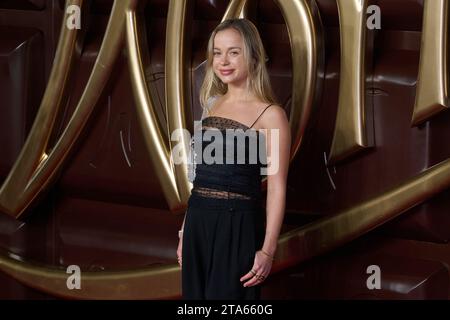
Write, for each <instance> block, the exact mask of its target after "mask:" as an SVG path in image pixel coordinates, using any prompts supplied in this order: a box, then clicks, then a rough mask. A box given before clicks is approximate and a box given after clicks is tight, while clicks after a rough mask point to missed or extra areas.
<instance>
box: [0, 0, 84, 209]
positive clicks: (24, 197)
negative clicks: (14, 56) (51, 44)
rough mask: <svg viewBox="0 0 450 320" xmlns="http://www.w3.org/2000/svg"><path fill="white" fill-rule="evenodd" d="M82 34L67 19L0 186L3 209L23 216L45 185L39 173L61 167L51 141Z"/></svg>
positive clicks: (73, 0) (78, 1)
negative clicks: (36, 103)
mask: <svg viewBox="0 0 450 320" xmlns="http://www.w3.org/2000/svg"><path fill="white" fill-rule="evenodd" d="M71 5H77V6H80V7H82V6H83V0H68V1H66V8H67V7H68V6H71ZM63 20H64V19H63ZM79 35H80V32H79V31H78V30H77V29H72V30H69V28H66V24H65V20H64V21H63V23H62V27H61V33H60V37H59V42H58V47H57V49H56V53H55V60H54V62H53V68H52V70H51V73H50V77H49V80H48V84H47V88H46V90H45V93H44V96H43V98H42V101H41V105H40V108H39V111H38V113H37V115H36V118H35V121H34V123H33V126H32V128H31V130H30V133H29V135H28V137H27V140H26V141H25V144H24V146H23V147H22V150H21V152H20V154H19V156H18V158H17V160H16V161H15V163H14V165H13V167H12V169H11V171H10V172H9V175H8V176H7V178H6V179H5V181H4V183H3V185H2V186H1V188H0V211H2V212H4V213H6V214H9V215H11V216H12V217H14V218H18V217H20V215H21V214H22V213H23V212H24V210H25V209H26V208H27V207H28V206H29V204H30V203H31V202H32V201H33V199H34V198H35V197H36V196H37V195H38V193H39V192H40V191H42V190H43V189H44V187H45V186H44V184H40V183H37V181H36V180H35V179H36V172H37V171H38V170H44V171H45V174H46V176H47V177H48V178H50V176H53V175H54V174H55V172H56V170H57V169H58V166H57V165H55V164H52V165H49V163H48V160H49V156H50V155H48V154H47V152H48V151H47V149H48V140H49V138H50V135H51V133H52V129H53V126H54V123H55V119H56V116H57V114H58V112H59V109H60V108H61V104H62V101H63V100H64V96H65V95H66V94H67V93H66V91H67V79H68V78H69V74H70V72H71V69H72V66H73V63H74V56H75V49H76V45H77V39H78V37H79Z"/></svg>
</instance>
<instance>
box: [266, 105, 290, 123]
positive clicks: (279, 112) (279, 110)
mask: <svg viewBox="0 0 450 320" xmlns="http://www.w3.org/2000/svg"><path fill="white" fill-rule="evenodd" d="M261 126H262V127H263V128H283V127H287V126H289V119H288V117H287V114H286V111H285V110H284V108H283V107H282V106H280V105H278V104H271V105H270V106H269V107H267V109H266V110H265V111H264V114H263V115H262V116H261Z"/></svg>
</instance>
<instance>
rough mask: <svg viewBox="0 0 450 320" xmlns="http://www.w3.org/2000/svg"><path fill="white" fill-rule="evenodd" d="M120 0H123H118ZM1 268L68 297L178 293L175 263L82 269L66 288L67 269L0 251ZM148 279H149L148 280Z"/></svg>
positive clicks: (172, 295) (139, 296)
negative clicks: (115, 269)
mask: <svg viewBox="0 0 450 320" xmlns="http://www.w3.org/2000/svg"><path fill="white" fill-rule="evenodd" d="M120 1H123V0H120ZM0 269H1V270H2V272H4V273H5V274H7V275H10V276H11V277H12V278H14V279H17V280H18V281H20V282H22V283H24V284H26V285H27V286H29V287H31V288H34V289H36V290H39V291H41V292H48V293H51V294H52V295H55V296H57V297H61V298H70V299H116V300H117V299H120V300H128V299H134V300H136V299H160V298H166V299H170V298H175V297H177V296H179V294H180V288H179V287H180V285H179V284H180V282H181V280H180V272H179V270H180V268H179V266H178V265H170V266H162V267H154V266H152V267H148V268H142V269H139V270H136V271H135V270H128V271H119V272H105V271H98V272H83V271H82V272H81V274H80V276H81V278H80V283H81V289H80V290H76V289H74V290H69V289H68V287H67V279H68V278H69V276H70V275H71V274H68V273H66V270H62V269H51V268H48V267H45V266H40V265H37V264H30V263H27V262H23V261H18V260H15V259H13V258H10V257H6V256H5V255H0ZM149 280H150V281H149Z"/></svg>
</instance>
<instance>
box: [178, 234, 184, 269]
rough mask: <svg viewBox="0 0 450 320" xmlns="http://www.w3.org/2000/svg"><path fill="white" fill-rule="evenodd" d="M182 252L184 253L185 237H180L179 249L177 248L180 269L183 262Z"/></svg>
mask: <svg viewBox="0 0 450 320" xmlns="http://www.w3.org/2000/svg"><path fill="white" fill-rule="evenodd" d="M182 252H183V237H180V239H179V240H178V248H177V257H178V264H179V265H180V267H181V265H182V262H183V256H182Z"/></svg>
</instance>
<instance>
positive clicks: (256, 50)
mask: <svg viewBox="0 0 450 320" xmlns="http://www.w3.org/2000/svg"><path fill="white" fill-rule="evenodd" d="M230 28H232V29H235V30H236V31H238V32H239V33H240V35H241V37H242V39H243V42H244V59H245V60H246V62H247V66H248V78H247V87H248V88H249V89H250V91H251V92H252V93H254V94H255V95H256V96H257V97H258V98H259V99H260V100H262V101H264V102H266V103H274V104H277V102H276V99H275V97H274V94H273V90H272V86H271V84H270V78H269V74H268V72H267V68H266V60H267V59H266V52H265V50H264V46H263V43H262V41H261V37H260V35H259V32H258V29H257V28H256V27H255V25H254V24H253V23H252V22H251V21H250V20H247V19H227V20H225V21H223V22H222V23H220V24H219V25H218V26H217V27H216V28H215V29H214V30H213V32H212V33H211V36H210V37H209V41H208V47H207V52H206V73H205V78H204V80H203V83H202V86H201V89H200V104H201V106H202V108H206V110H207V112H208V113H209V109H208V105H209V104H210V101H211V98H213V97H215V96H217V95H224V94H225V93H226V92H227V90H228V86H227V85H226V84H224V83H223V82H222V81H221V80H220V78H219V77H217V76H216V74H215V73H214V70H213V68H212V64H213V57H214V52H213V49H214V38H215V36H216V34H217V33H218V32H219V31H222V30H226V29H230Z"/></svg>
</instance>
